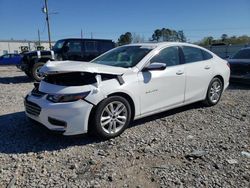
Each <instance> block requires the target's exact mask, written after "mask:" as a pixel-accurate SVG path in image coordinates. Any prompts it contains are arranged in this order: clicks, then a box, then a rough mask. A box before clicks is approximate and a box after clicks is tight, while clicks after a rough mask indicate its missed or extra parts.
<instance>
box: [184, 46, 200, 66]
mask: <svg viewBox="0 0 250 188" xmlns="http://www.w3.org/2000/svg"><path fill="white" fill-rule="evenodd" d="M182 50H183V53H184V58H185V63H193V62H197V61H203V54H202V51H201V49H199V48H194V47H190V46H183V47H182Z"/></svg>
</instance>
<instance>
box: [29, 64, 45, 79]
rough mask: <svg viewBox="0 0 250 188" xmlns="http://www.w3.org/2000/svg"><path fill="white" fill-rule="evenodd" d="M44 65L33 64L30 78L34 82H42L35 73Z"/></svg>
mask: <svg viewBox="0 0 250 188" xmlns="http://www.w3.org/2000/svg"><path fill="white" fill-rule="evenodd" d="M43 65H44V63H35V64H34V65H33V67H32V70H31V76H32V78H33V79H34V80H36V81H38V82H40V81H41V80H42V77H41V76H39V75H38V74H37V73H38V70H39V69H40V68H41V67H42V66H43Z"/></svg>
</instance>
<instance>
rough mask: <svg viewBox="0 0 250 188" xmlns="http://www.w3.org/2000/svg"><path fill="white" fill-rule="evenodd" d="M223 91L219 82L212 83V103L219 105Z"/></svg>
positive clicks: (210, 95) (210, 96)
mask: <svg viewBox="0 0 250 188" xmlns="http://www.w3.org/2000/svg"><path fill="white" fill-rule="evenodd" d="M221 91H222V85H221V83H220V82H219V81H217V80H216V81H214V82H213V83H212V86H211V88H210V92H209V98H210V100H211V102H212V103H217V102H218V100H219V99H220V96H221Z"/></svg>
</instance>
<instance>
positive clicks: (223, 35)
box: [221, 34, 228, 42]
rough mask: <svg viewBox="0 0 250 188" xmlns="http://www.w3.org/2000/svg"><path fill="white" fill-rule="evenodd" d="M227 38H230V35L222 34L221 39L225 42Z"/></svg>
mask: <svg viewBox="0 0 250 188" xmlns="http://www.w3.org/2000/svg"><path fill="white" fill-rule="evenodd" d="M227 38H228V35H227V34H222V35H221V41H222V42H225V41H226V40H227Z"/></svg>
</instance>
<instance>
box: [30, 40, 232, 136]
mask: <svg viewBox="0 0 250 188" xmlns="http://www.w3.org/2000/svg"><path fill="white" fill-rule="evenodd" d="M40 72H41V73H42V74H44V76H45V78H44V79H43V80H42V81H41V82H40V84H39V85H36V86H35V88H34V89H33V90H32V91H31V92H30V93H29V94H28V95H27V96H26V98H25V109H26V115H27V116H28V117H29V118H31V119H33V120H35V121H37V122H40V123H41V124H43V125H45V126H46V127H47V128H49V129H50V130H53V131H58V132H61V133H62V134H64V135H75V134H82V133H87V132H92V133H94V134H95V135H97V136H100V137H102V138H112V137H115V136H118V135H120V134H121V133H122V132H123V131H124V130H125V129H126V128H127V127H128V125H129V123H130V122H131V121H132V120H134V119H139V118H142V117H145V116H149V115H152V114H155V113H159V112H162V111H165V110H169V109H173V108H176V107H180V106H184V105H187V104H190V103H194V102H197V101H203V102H204V103H205V104H206V105H208V106H212V105H215V104H217V103H218V102H219V100H220V98H221V95H222V93H223V91H224V90H225V89H226V88H227V87H228V85H229V76H230V68H229V66H228V64H227V62H226V61H225V60H223V59H221V58H219V57H218V56H217V55H215V54H213V53H212V52H210V51H208V50H206V49H204V48H201V47H199V46H196V45H192V44H187V43H170V42H165V43H145V44H131V45H125V46H121V47H117V48H115V49H113V50H111V51H108V52H106V53H105V54H103V55H101V56H99V57H97V58H96V59H94V60H93V61H91V62H76V61H53V62H47V63H46V64H45V65H44V66H43V67H42V68H41V69H40Z"/></svg>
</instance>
